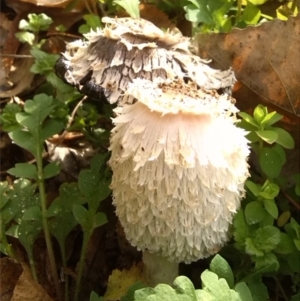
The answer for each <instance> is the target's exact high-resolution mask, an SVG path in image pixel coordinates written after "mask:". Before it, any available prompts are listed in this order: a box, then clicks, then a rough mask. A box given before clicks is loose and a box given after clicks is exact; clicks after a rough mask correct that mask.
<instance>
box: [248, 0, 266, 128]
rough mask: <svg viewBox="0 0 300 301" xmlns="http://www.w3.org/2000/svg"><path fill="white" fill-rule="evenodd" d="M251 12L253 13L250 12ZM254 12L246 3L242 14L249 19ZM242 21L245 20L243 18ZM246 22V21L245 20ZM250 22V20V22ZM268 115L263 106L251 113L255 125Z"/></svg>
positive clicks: (249, 3)
mask: <svg viewBox="0 0 300 301" xmlns="http://www.w3.org/2000/svg"><path fill="white" fill-rule="evenodd" d="M252 10H253V11H252ZM255 10H256V7H254V8H253V5H252V3H251V2H247V6H246V8H245V9H244V13H243V16H244V15H245V13H246V15H247V13H249V17H250V14H251V13H253V12H254V11H255ZM243 20H245V19H244V18H243ZM245 21H246V20H245ZM250 21H251V20H250ZM267 114H268V109H267V107H265V106H263V105H258V106H257V107H256V108H255V109H254V112H253V117H254V120H255V121H256V122H257V124H260V123H261V122H262V121H263V120H264V118H265V116H266V115H267Z"/></svg>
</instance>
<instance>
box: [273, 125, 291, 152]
mask: <svg viewBox="0 0 300 301" xmlns="http://www.w3.org/2000/svg"><path fill="white" fill-rule="evenodd" d="M271 128H272V131H273V132H275V133H276V134H277V139H276V143H278V144H280V145H282V146H283V147H284V148H287V149H293V148H294V147H295V142H294V139H293V137H292V136H291V134H290V133H289V132H287V131H286V130H284V129H282V128H277V127H270V129H271Z"/></svg>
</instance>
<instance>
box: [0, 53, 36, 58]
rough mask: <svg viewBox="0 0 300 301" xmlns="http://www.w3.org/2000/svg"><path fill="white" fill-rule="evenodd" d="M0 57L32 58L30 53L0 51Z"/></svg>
mask: <svg viewBox="0 0 300 301" xmlns="http://www.w3.org/2000/svg"><path fill="white" fill-rule="evenodd" d="M0 57H14V58H22V59H32V58H33V56H32V55H30V54H10V53H0Z"/></svg>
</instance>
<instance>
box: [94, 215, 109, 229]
mask: <svg viewBox="0 0 300 301" xmlns="http://www.w3.org/2000/svg"><path fill="white" fill-rule="evenodd" d="M106 223H107V218H106V215H105V214H104V213H103V212H98V213H97V214H96V215H95V217H94V228H97V227H100V226H102V225H104V224H106Z"/></svg>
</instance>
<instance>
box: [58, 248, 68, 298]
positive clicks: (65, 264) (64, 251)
mask: <svg viewBox="0 0 300 301" xmlns="http://www.w3.org/2000/svg"><path fill="white" fill-rule="evenodd" d="M60 252H61V258H62V264H63V269H64V270H66V268H67V259H66V248H65V244H64V243H62V244H60ZM64 277H65V299H64V301H69V276H68V275H67V274H65V276H64Z"/></svg>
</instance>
